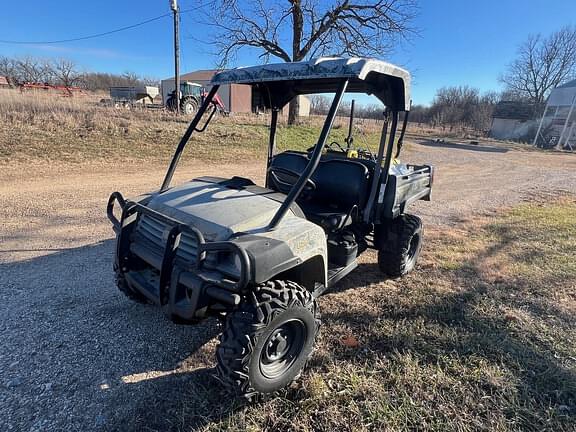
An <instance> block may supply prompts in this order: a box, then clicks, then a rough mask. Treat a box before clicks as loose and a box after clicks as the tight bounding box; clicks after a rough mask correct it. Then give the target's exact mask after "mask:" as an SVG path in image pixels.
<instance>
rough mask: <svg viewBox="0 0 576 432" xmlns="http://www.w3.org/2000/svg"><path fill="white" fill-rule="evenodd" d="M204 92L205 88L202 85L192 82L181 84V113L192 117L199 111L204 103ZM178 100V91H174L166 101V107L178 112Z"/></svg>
mask: <svg viewBox="0 0 576 432" xmlns="http://www.w3.org/2000/svg"><path fill="white" fill-rule="evenodd" d="M202 92H203V87H202V86H201V85H200V84H197V83H194V82H190V81H185V82H182V83H180V95H181V96H180V112H181V113H182V114H186V115H191V114H194V113H195V112H196V111H198V107H199V106H200V105H201V103H202ZM176 100H177V98H176V90H173V91H172V92H171V93H170V97H169V98H168V100H167V101H166V107H167V108H168V109H169V110H170V111H176V107H177V102H176Z"/></svg>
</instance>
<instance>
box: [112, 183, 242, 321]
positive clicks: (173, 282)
mask: <svg viewBox="0 0 576 432" xmlns="http://www.w3.org/2000/svg"><path fill="white" fill-rule="evenodd" d="M116 204H118V205H119V207H120V209H121V217H120V219H118V218H117V217H116V216H115V215H114V208H115V205H116ZM107 215H108V218H109V219H110V221H111V222H112V225H113V229H114V231H115V232H116V236H117V237H116V240H117V244H116V257H115V263H114V267H115V271H116V272H117V273H118V274H119V275H121V276H123V278H124V280H125V281H126V283H128V284H129V285H130V288H132V289H134V290H137V291H138V292H140V293H141V294H143V295H144V296H146V298H148V299H149V300H150V301H151V302H153V303H155V304H157V305H159V306H162V308H163V309H164V310H165V311H166V313H167V314H168V315H169V316H170V317H171V318H173V319H178V320H184V321H192V320H196V319H200V318H203V317H205V316H206V315H208V314H209V313H210V312H222V311H228V310H231V309H233V308H234V307H235V306H236V305H238V304H239V303H240V299H241V293H242V292H243V290H244V288H245V287H246V286H247V285H248V282H249V280H250V275H251V272H250V268H251V266H250V259H249V256H248V254H247V252H246V251H245V250H244V249H243V248H242V247H240V246H238V245H237V244H236V243H234V242H231V241H221V242H207V241H205V240H204V237H203V235H202V233H201V232H200V231H199V230H197V229H196V228H194V227H192V226H189V225H186V224H183V223H181V222H179V221H177V220H175V219H173V218H171V217H168V216H165V215H163V214H161V213H159V212H157V211H155V210H153V209H151V208H149V207H147V206H146V205H145V204H143V203H138V202H133V201H129V200H125V199H124V198H123V197H122V195H121V194H120V193H119V192H114V193H113V194H112V195H110V198H109V200H108V206H107ZM143 217H145V218H152V220H154V221H155V222H157V223H158V226H160V227H161V228H160V229H159V230H161V231H162V233H161V235H160V236H159V237H158V241H156V242H151V241H148V240H147V239H146V238H145V237H143V236H141V235H139V232H138V224H139V222H140V221H141V218H143ZM184 237H185V238H187V239H193V242H194V246H193V247H194V254H193V255H190V253H189V250H187V251H185V253H184V251H181V252H182V253H179V248H182V249H184V247H185V246H184V245H185V243H184V242H183V241H182V240H183V239H184ZM186 247H188V248H189V245H188V246H186ZM221 255H225V256H227V257H228V259H232V260H233V261H234V262H235V263H237V267H238V268H237V270H238V271H237V272H236V271H235V272H226V271H224V270H223V269H219V268H218V263H219V262H220V260H219V259H218V257H220V256H221ZM183 256H185V257H187V259H184V258H183Z"/></svg>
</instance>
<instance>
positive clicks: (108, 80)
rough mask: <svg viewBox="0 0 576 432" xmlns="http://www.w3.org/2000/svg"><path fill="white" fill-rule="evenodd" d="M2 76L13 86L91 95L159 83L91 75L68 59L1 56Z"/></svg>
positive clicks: (130, 74) (129, 74) (131, 75)
mask: <svg viewBox="0 0 576 432" xmlns="http://www.w3.org/2000/svg"><path fill="white" fill-rule="evenodd" d="M0 76H4V77H6V78H7V79H8V82H9V83H10V84H11V85H13V86H17V85H19V84H22V83H26V82H30V83H42V84H51V85H62V86H65V87H81V88H84V89H86V90H91V91H96V90H108V89H109V87H113V86H133V85H141V84H149V85H158V80H155V79H150V78H146V77H141V76H139V75H137V74H135V73H133V72H125V73H123V74H112V73H105V72H88V71H83V70H82V69H81V68H80V67H79V66H78V65H77V64H76V63H74V62H73V61H72V60H69V59H64V58H60V59H50V58H40V57H32V56H26V57H6V56H0Z"/></svg>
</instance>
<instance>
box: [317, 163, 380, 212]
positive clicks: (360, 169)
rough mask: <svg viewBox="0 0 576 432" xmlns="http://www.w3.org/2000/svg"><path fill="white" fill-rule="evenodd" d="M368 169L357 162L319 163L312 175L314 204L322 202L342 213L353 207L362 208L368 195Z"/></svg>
mask: <svg viewBox="0 0 576 432" xmlns="http://www.w3.org/2000/svg"><path fill="white" fill-rule="evenodd" d="M368 179H369V175H368V168H366V167H365V166H364V165H362V164H361V163H359V162H356V161H352V160H349V159H348V160H346V159H330V160H323V161H320V164H319V165H318V168H317V169H316V171H315V172H314V174H312V181H313V182H314V183H315V184H316V190H315V191H314V194H313V196H312V198H311V199H312V200H313V201H314V202H322V203H326V204H329V205H331V206H333V207H336V208H338V209H340V210H342V211H344V212H348V211H350V209H351V208H352V207H353V206H355V205H356V206H358V208H360V209H361V208H362V207H363V206H364V205H365V204H366V200H367V199H368V194H369V182H368Z"/></svg>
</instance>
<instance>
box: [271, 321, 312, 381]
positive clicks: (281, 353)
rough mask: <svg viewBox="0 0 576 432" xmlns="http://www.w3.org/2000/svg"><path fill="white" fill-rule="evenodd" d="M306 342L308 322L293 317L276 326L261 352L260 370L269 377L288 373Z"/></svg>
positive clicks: (272, 377) (273, 377)
mask: <svg viewBox="0 0 576 432" xmlns="http://www.w3.org/2000/svg"><path fill="white" fill-rule="evenodd" d="M305 342H306V324H304V322H303V321H301V320H299V319H293V320H290V321H286V322H284V323H282V324H281V325H280V326H278V327H276V328H275V329H274V331H273V332H272V333H271V334H270V336H268V338H267V339H266V342H265V343H264V346H263V347H262V353H261V354H260V371H261V372H262V375H264V376H265V377H266V378H268V379H275V378H278V377H279V376H281V375H283V374H284V373H286V372H287V371H288V370H289V369H290V367H292V365H293V364H294V362H295V361H296V359H297V358H298V357H299V356H300V354H301V352H302V349H303V348H304V344H305Z"/></svg>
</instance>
